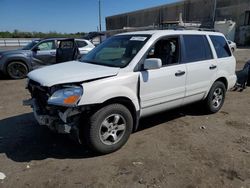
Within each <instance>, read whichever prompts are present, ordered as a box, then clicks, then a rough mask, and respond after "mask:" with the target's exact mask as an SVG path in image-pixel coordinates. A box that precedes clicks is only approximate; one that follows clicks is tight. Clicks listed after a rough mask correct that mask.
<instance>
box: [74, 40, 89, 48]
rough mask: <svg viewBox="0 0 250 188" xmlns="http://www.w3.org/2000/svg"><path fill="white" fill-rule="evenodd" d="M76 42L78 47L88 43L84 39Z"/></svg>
mask: <svg viewBox="0 0 250 188" xmlns="http://www.w3.org/2000/svg"><path fill="white" fill-rule="evenodd" d="M76 44H77V46H78V48H82V47H84V46H87V45H88V44H87V43H86V42H85V41H79V40H78V41H76Z"/></svg>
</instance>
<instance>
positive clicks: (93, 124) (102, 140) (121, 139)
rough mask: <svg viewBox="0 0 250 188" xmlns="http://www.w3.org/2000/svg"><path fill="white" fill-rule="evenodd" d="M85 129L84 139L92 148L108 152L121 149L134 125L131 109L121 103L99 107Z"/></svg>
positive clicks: (98, 151)
mask: <svg viewBox="0 0 250 188" xmlns="http://www.w3.org/2000/svg"><path fill="white" fill-rule="evenodd" d="M83 126H85V129H84V140H85V141H86V143H87V145H88V146H89V148H90V149H92V150H94V151H95V152H97V153H100V154H107V153H111V152H114V151H116V150H118V149H120V148H121V147H122V146H123V145H124V144H125V143H126V142H127V140H128V138H129V136H130V134H131V132H132V127H133V118H132V115H131V113H130V111H129V110H128V109H127V108H126V107H125V106H124V105H121V104H110V105H108V106H105V107H103V108H101V109H99V110H98V111H97V112H95V113H94V114H93V115H92V116H91V117H90V118H89V123H88V124H87V125H83Z"/></svg>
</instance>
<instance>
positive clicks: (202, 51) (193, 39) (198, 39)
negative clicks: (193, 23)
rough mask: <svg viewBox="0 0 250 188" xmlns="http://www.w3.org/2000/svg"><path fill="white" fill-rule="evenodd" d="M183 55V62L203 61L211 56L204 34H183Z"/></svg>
mask: <svg viewBox="0 0 250 188" xmlns="http://www.w3.org/2000/svg"><path fill="white" fill-rule="evenodd" d="M183 41H184V48H185V57H183V62H186V63H187V62H195V61H204V60H209V59H212V58H213V55H212V52H211V49H210V46H209V43H208V41H207V38H206V36H205V35H184V36H183Z"/></svg>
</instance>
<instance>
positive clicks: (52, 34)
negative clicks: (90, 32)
mask: <svg viewBox="0 0 250 188" xmlns="http://www.w3.org/2000/svg"><path fill="white" fill-rule="evenodd" d="M84 35H85V33H84V32H77V33H58V32H55V31H50V32H48V33H43V32H36V31H34V32H24V31H18V30H14V31H13V32H9V31H0V38H51V37H66V38H82V37H83V36H84Z"/></svg>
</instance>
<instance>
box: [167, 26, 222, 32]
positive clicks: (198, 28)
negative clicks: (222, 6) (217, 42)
mask: <svg viewBox="0 0 250 188" xmlns="http://www.w3.org/2000/svg"><path fill="white" fill-rule="evenodd" d="M169 29H174V30H197V31H211V32H218V30H216V29H213V28H203V27H185V26H177V27H173V28H169Z"/></svg>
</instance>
